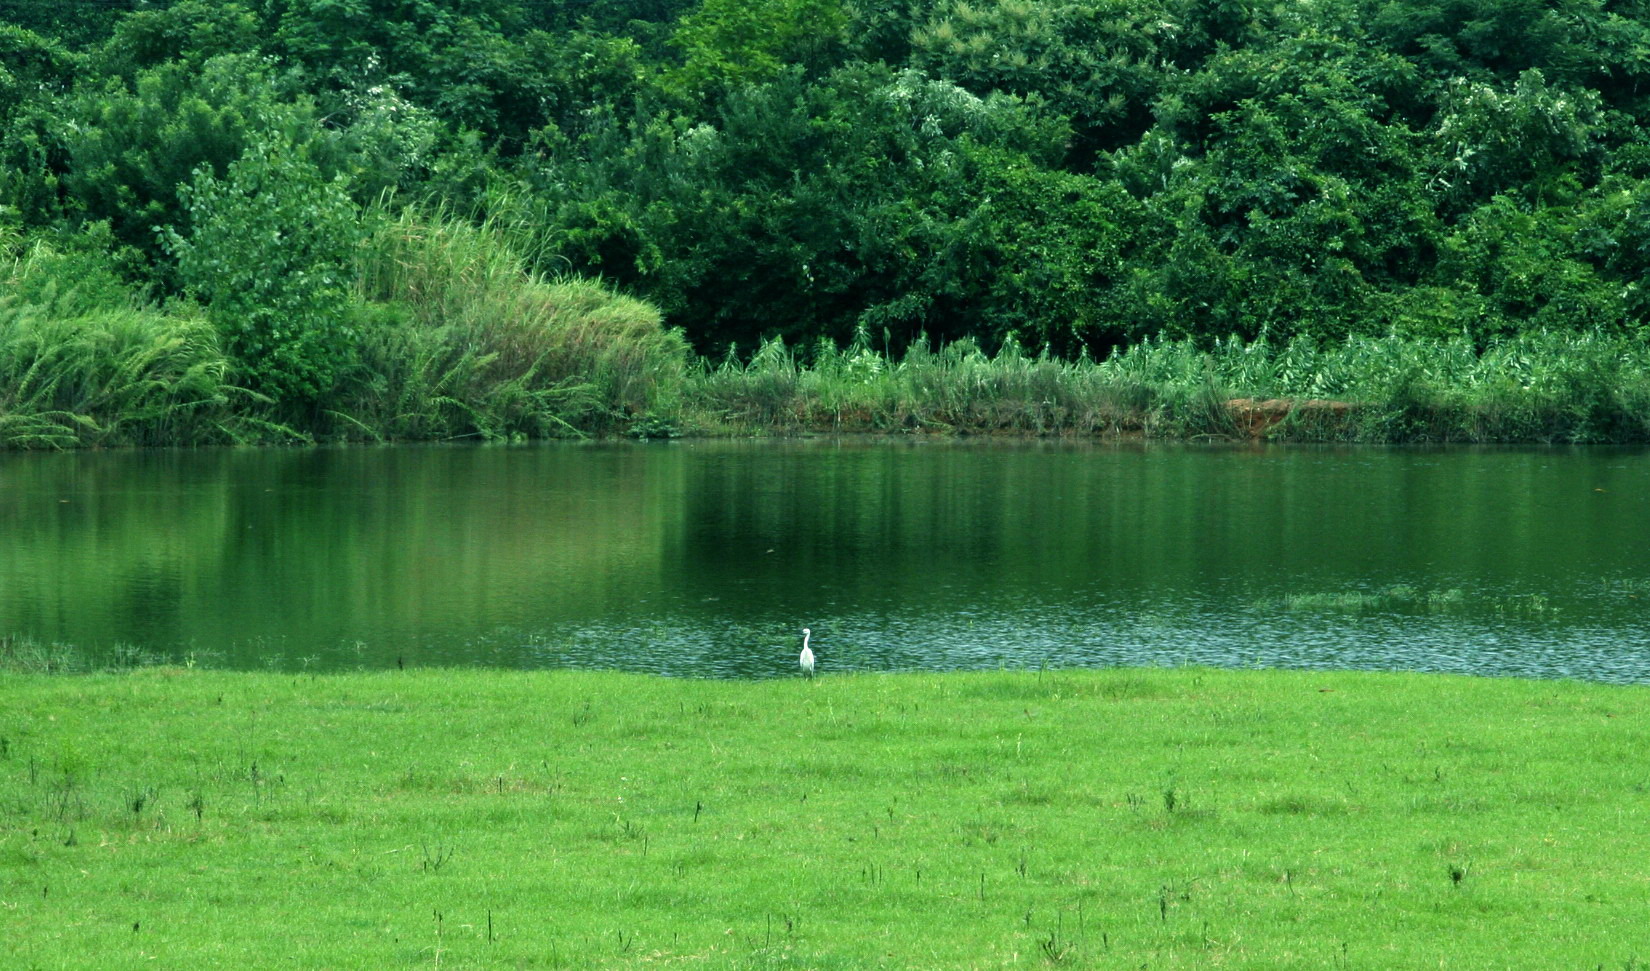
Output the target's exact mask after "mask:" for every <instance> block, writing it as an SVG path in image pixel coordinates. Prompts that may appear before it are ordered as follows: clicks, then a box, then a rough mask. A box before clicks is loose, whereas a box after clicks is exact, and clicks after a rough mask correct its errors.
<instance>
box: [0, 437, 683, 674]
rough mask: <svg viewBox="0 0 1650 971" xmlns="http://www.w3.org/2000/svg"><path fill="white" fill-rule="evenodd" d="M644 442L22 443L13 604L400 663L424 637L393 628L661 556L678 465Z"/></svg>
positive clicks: (429, 626)
mask: <svg viewBox="0 0 1650 971" xmlns="http://www.w3.org/2000/svg"><path fill="white" fill-rule="evenodd" d="M644 460H645V456H643V455H642V454H641V453H640V452H639V451H627V450H624V449H615V450H589V449H586V450H582V451H577V452H575V451H574V450H569V449H554V448H547V449H521V450H512V449H473V448H408V449H347V450H334V449H318V450H305V451H291V452H287V451H258V452H228V451H215V452H156V453H122V454H110V455H76V456H38V457H37V456H20V457H18V458H17V459H16V460H14V461H13V462H11V463H10V464H8V466H7V467H6V469H5V472H4V473H3V477H4V479H5V482H4V484H5V486H6V487H7V494H8V495H10V496H12V497H13V502H12V503H11V504H10V505H9V508H8V509H7V511H6V513H5V514H4V519H3V520H0V523H3V527H4V535H5V537H6V542H5V543H4V544H0V575H3V576H4V577H5V593H4V598H3V599H0V622H4V623H6V624H7V626H9V627H12V628H14V629H17V628H21V629H25V630H29V631H31V632H33V633H38V634H40V635H41V636H50V637H61V638H64V639H70V640H75V641H78V642H81V643H86V644H104V643H109V642H111V641H114V640H138V641H145V642H150V646H153V647H156V648H161V649H168V648H174V647H175V648H180V649H182V648H187V647H189V646H196V647H199V648H202V649H209V650H213V651H222V652H226V653H227V654H228V655H229V657H228V661H229V662H230V663H233V664H236V665H238V666H254V665H256V663H257V659H256V658H255V657H252V656H244V657H243V656H241V654H242V653H244V652H245V650H251V649H252V648H250V647H244V646H246V645H253V644H255V643H257V644H260V645H261V646H265V647H266V646H267V643H268V641H269V639H271V638H277V639H280V640H282V641H284V642H286V643H288V644H290V645H292V647H291V649H293V650H309V651H312V652H313V651H317V650H318V651H321V652H329V651H333V650H335V649H336V650H337V651H338V652H340V653H347V654H349V656H348V657H340V659H339V661H340V663H348V664H353V663H356V662H357V661H358V660H361V661H363V662H364V661H366V660H374V659H378V658H379V657H380V656H382V657H387V658H389V659H390V660H391V662H392V663H393V659H394V658H395V657H396V656H397V655H398V653H400V654H404V653H405V652H406V651H407V650H408V649H409V648H408V645H407V644H405V643H402V644H395V643H387V641H388V640H390V639H392V638H397V637H399V638H401V639H403V640H405V639H407V638H416V637H417V635H419V634H420V633H427V632H432V631H440V632H443V633H444V634H445V635H448V636H454V635H456V636H459V637H460V638H462V636H463V634H464V632H466V631H474V632H476V633H477V634H479V633H481V632H484V631H486V630H489V629H492V628H493V627H496V626H498V625H501V624H509V623H522V622H524V621H526V620H530V619H533V618H537V617H540V616H542V615H543V614H544V613H546V612H551V613H558V614H566V615H571V616H579V615H581V614H586V613H589V612H592V611H599V610H601V609H602V608H603V607H604V605H606V604H607V603H609V602H611V601H615V600H622V599H624V598H625V597H626V596H627V594H626V593H625V591H626V590H628V589H629V588H630V587H631V585H632V583H633V581H634V580H635V579H636V578H637V576H638V574H651V573H652V572H653V571H654V570H655V569H656V567H655V566H654V564H655V560H656V557H657V551H658V549H659V545H660V541H659V531H660V529H661V524H662V519H661V516H660V506H659V503H658V501H657V496H658V494H659V493H660V491H661V490H668V488H669V469H668V467H663V468H661V467H653V468H649V467H648V465H647V464H646V463H645V461H644ZM654 465H655V466H656V465H657V463H654ZM64 500H66V501H64ZM357 640H364V641H366V642H367V643H368V644H369V645H370V646H371V648H372V650H371V651H370V654H371V657H366V658H361V657H358V656H357V655H359V654H360V653H361V652H359V651H358V650H357V649H355V648H354V642H355V641H357ZM162 642H164V643H162ZM300 645H312V647H309V648H303V647H300ZM346 648H348V649H349V650H348V651H346V650H345V649H346Z"/></svg>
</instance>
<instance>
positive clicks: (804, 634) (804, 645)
mask: <svg viewBox="0 0 1650 971" xmlns="http://www.w3.org/2000/svg"><path fill="white" fill-rule="evenodd" d="M813 633H814V632H813V631H811V630H805V631H803V632H802V649H803V650H804V651H805V650H807V649H808V638H810V637H812V636H813Z"/></svg>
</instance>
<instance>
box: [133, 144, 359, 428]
mask: <svg viewBox="0 0 1650 971" xmlns="http://www.w3.org/2000/svg"><path fill="white" fill-rule="evenodd" d="M182 198H183V202H184V204H185V206H186V208H187V212H188V216H189V218H188V223H187V229H186V231H182V232H180V231H179V230H178V229H175V228H171V227H168V228H166V229H165V230H163V231H162V232H161V237H162V240H163V242H164V245H165V246H166V248H167V250H168V251H169V252H170V253H171V254H172V255H173V256H174V257H175V258H176V259H177V263H178V275H179V278H180V280H181V281H182V283H183V285H184V287H185V288H186V289H187V290H188V291H189V292H190V293H192V294H194V295H195V296H196V297H197V298H199V299H200V300H201V301H202V302H203V303H204V304H205V305H206V307H207V312H208V315H209V317H210V319H211V320H212V322H213V324H214V325H216V327H217V329H218V332H219V333H220V334H221V335H222V337H223V342H224V347H225V350H226V351H227V352H228V353H229V354H230V355H231V357H233V358H234V359H235V361H236V362H237V364H238V367H239V372H240V373H241V374H243V375H245V377H246V379H247V380H248V383H249V384H250V386H251V387H252V388H253V389H254V390H256V391H259V392H261V393H263V394H265V395H268V396H269V397H270V398H272V399H274V400H275V401H277V402H279V403H280V404H281V405H282V406H283V407H284V408H285V409H287V411H288V412H289V413H292V412H301V411H302V410H304V409H309V408H313V407H314V406H316V405H317V404H318V403H319V402H321V401H322V400H324V399H325V397H326V396H327V394H328V393H329V392H330V391H332V389H333V386H334V384H335V383H336V382H337V380H338V378H339V376H340V375H341V374H342V373H343V372H344V371H345V370H346V369H347V368H348V367H349V366H350V363H351V361H352V359H353V354H354V349H353V345H352V340H353V336H354V334H353V328H352V325H351V315H350V312H349V311H350V307H349V299H350V298H349V293H350V290H349V279H350V277H349V274H350V262H351V258H352V256H353V254H354V248H355V246H356V243H357V241H358V240H359V238H360V227H359V219H358V216H357V212H356V209H355V206H354V204H353V203H352V202H351V201H350V198H349V194H348V193H347V192H346V191H345V188H344V185H343V182H342V180H341V179H336V178H335V179H331V180H329V179H327V178H325V177H324V176H323V175H322V174H321V171H320V169H319V168H317V167H316V166H315V164H314V163H313V162H311V161H309V160H308V159H307V158H306V157H305V156H304V153H303V151H302V149H301V146H299V145H297V144H295V143H294V142H293V141H292V140H291V139H290V138H289V137H287V136H286V135H285V134H284V133H281V132H279V131H270V132H260V133H258V135H257V137H255V138H253V139H251V140H250V144H249V145H248V147H247V150H246V152H245V154H243V155H242V156H241V157H240V158H238V159H236V160H235V161H234V162H232V163H230V164H229V166H228V169H227V171H226V172H225V173H224V174H223V176H222V177H220V176H218V175H215V174H213V172H212V171H211V170H210V169H207V168H205V167H202V168H199V169H197V170H196V171H195V174H194V177H193V178H192V179H191V180H190V182H189V184H188V186H186V187H185V188H184V190H183V192H182Z"/></svg>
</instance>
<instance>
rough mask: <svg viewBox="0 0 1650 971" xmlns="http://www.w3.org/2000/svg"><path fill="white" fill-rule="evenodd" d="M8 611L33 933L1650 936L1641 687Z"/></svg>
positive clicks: (598, 946)
mask: <svg viewBox="0 0 1650 971" xmlns="http://www.w3.org/2000/svg"><path fill="white" fill-rule="evenodd" d="M21 647H23V646H19V645H14V644H11V643H9V642H7V641H5V640H3V639H0V666H3V667H0V689H3V690H0V900H5V901H6V902H7V905H6V906H5V907H4V908H0V933H3V935H4V938H3V939H4V942H5V943H4V945H3V947H4V950H5V953H6V954H7V956H8V957H9V958H10V959H11V960H10V962H9V963H10V964H11V965H12V966H14V967H19V968H99V969H126V968H152V967H226V966H237V967H238V966H245V965H247V964H249V963H250V964H256V965H266V964H272V963H273V964H279V965H281V966H283V967H293V968H395V967H418V968H433V967H436V966H440V967H442V968H454V969H457V968H518V967H519V968H652V967H661V966H664V967H694V968H711V969H748V968H819V969H851V968H875V967H900V968H924V969H943V968H959V969H961V968H971V969H978V968H1027V969H1032V968H1048V967H1076V968H1138V967H1142V966H1145V967H1150V968H1208V967H1222V968H1253V969H1263V968H1264V969H1288V968H1300V969H1306V968H1336V967H1350V968H1357V967H1380V968H1420V967H1429V968H1432V967H1445V968H1481V967H1568V968H1594V967H1604V968H1632V967H1638V966H1639V965H1640V964H1642V962H1643V960H1644V957H1645V955H1646V954H1647V953H1650V930H1647V929H1646V927H1645V924H1644V921H1643V908H1642V904H1641V897H1640V894H1639V889H1640V888H1641V887H1642V866H1641V860H1642V852H1641V851H1642V848H1643V836H1642V833H1643V828H1642V826H1640V825H1638V824H1635V823H1634V822H1633V821H1634V820H1636V819H1642V817H1643V814H1644V771H1643V758H1642V753H1643V751H1644V746H1645V744H1646V742H1647V741H1650V724H1647V718H1650V716H1647V714H1646V706H1645V704H1644V702H1645V691H1646V689H1645V688H1644V687H1643V686H1632V687H1609V686H1601V685H1587V684H1578V683H1574V682H1568V683H1565V682H1540V681H1517V680H1494V679H1465V678H1455V677H1439V676H1426V675H1411V674H1372V673H1358V672H1284V671H1268V672H1255V671H1206V670H1196V669H1192V670H1162V669H1156V670H1150V669H1148V670H1112V671H1058V670H1055V671H1048V672H1044V673H1041V674H1039V673H1036V672H979V673H972V674H899V675H857V676H827V677H823V678H820V679H816V680H813V681H804V680H802V679H800V678H788V679H783V680H772V681H766V682H731V681H721V682H717V681H690V680H678V679H667V678H657V677H641V676H635V675H620V674H612V673H600V672H571V671H562V672H497V671H479V670H471V671H439V672H419V671H415V670H409V671H406V672H403V673H397V672H394V671H391V672H388V673H363V674H347V675H323V676H319V677H316V676H311V675H300V674H296V673H288V674H282V673H263V674H233V673H222V672H209V671H198V670H197V671H185V670H182V669H177V668H170V669H168V668H161V669H145V670H140V671H137V672H135V673H127V674H89V675H84V676H73V677H61V676H52V675H46V674H19V673H16V667H15V665H16V664H17V663H19V662H21V663H29V662H28V659H27V657H25V656H23V652H21V651H14V650H13V649H14V648H21ZM126 660H128V661H129V660H130V659H126ZM5 668H10V669H11V670H5Z"/></svg>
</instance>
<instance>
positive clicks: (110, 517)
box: [0, 442, 1650, 681]
mask: <svg viewBox="0 0 1650 971" xmlns="http://www.w3.org/2000/svg"><path fill="white" fill-rule="evenodd" d="M803 626H808V627H811V628H813V630H814V647H815V649H816V651H818V653H819V655H820V663H821V666H822V668H823V669H825V670H826V671H830V670H863V669H905V668H981V667H991V668H994V667H999V666H1008V667H1038V666H1043V665H1049V666H1080V665H1120V664H1152V665H1163V664H1215V665H1241V666H1250V665H1258V666H1280V667H1341V668H1402V669H1422V670H1436V671H1458V672H1473V673H1482V674H1517V675H1534V676H1541V677H1581V678H1591V679H1598V680H1606V681H1650V454H1647V453H1645V452H1643V451H1625V450H1604V449H1599V450H1562V451H1555V450H1449V451H1422V450H1396V449H1391V450H1389V449H1358V450H1346V449H1309V448H1281V447H1268V448H1252V449H1250V448H1245V449H1238V448H1210V449H1203V448H1192V447H1168V446H1165V447H1155V446H1154V447H1110V446H1077V445H1040V444H1014V445H1001V444H936V443H916V444H907V443H889V442H853V443H846V444H844V443H790V444H787V443H693V444H681V443H677V444H652V445H645V446H642V445H551V446H542V447H531V448H434V447H431V448H420V447H397V448H382V449H336V450H333V449H323V450H304V451H278V450H260V451H191V452H182V451H156V452H129V453H128V452H120V453H104V454H62V455H33V454H23V455H19V454H5V455H0V634H3V633H14V634H28V635H32V636H34V637H37V638H41V639H48V640H59V641H63V642H67V643H72V644H76V645H81V646H85V647H90V648H94V649H107V648H109V647H110V646H112V645H114V644H117V643H121V644H130V645H135V646H139V647H143V648H147V649H151V650H156V651H160V652H164V653H167V654H170V655H173V656H176V657H183V656H186V655H189V654H193V655H194V656H195V657H196V658H198V659H200V660H201V661H203V662H204V663H208V664H211V665H213V666H221V667H233V668H262V667H266V666H267V667H277V668H281V669H285V670H295V669H303V668H309V669H312V670H313V669H354V668H359V667H366V668H381V667H386V666H393V665H395V664H397V663H398V662H400V663H405V664H409V665H436V664H440V665H496V666H510V667H607V668H624V669H629V670H639V671H654V672H664V673H668V674H675V675H706V676H756V677H761V676H774V675H782V674H789V673H791V672H792V671H793V670H794V663H795V661H794V658H795V654H796V651H797V650H798V649H799V648H800V646H801V645H800V638H799V633H798V632H799V630H800V628H802V627H803Z"/></svg>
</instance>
